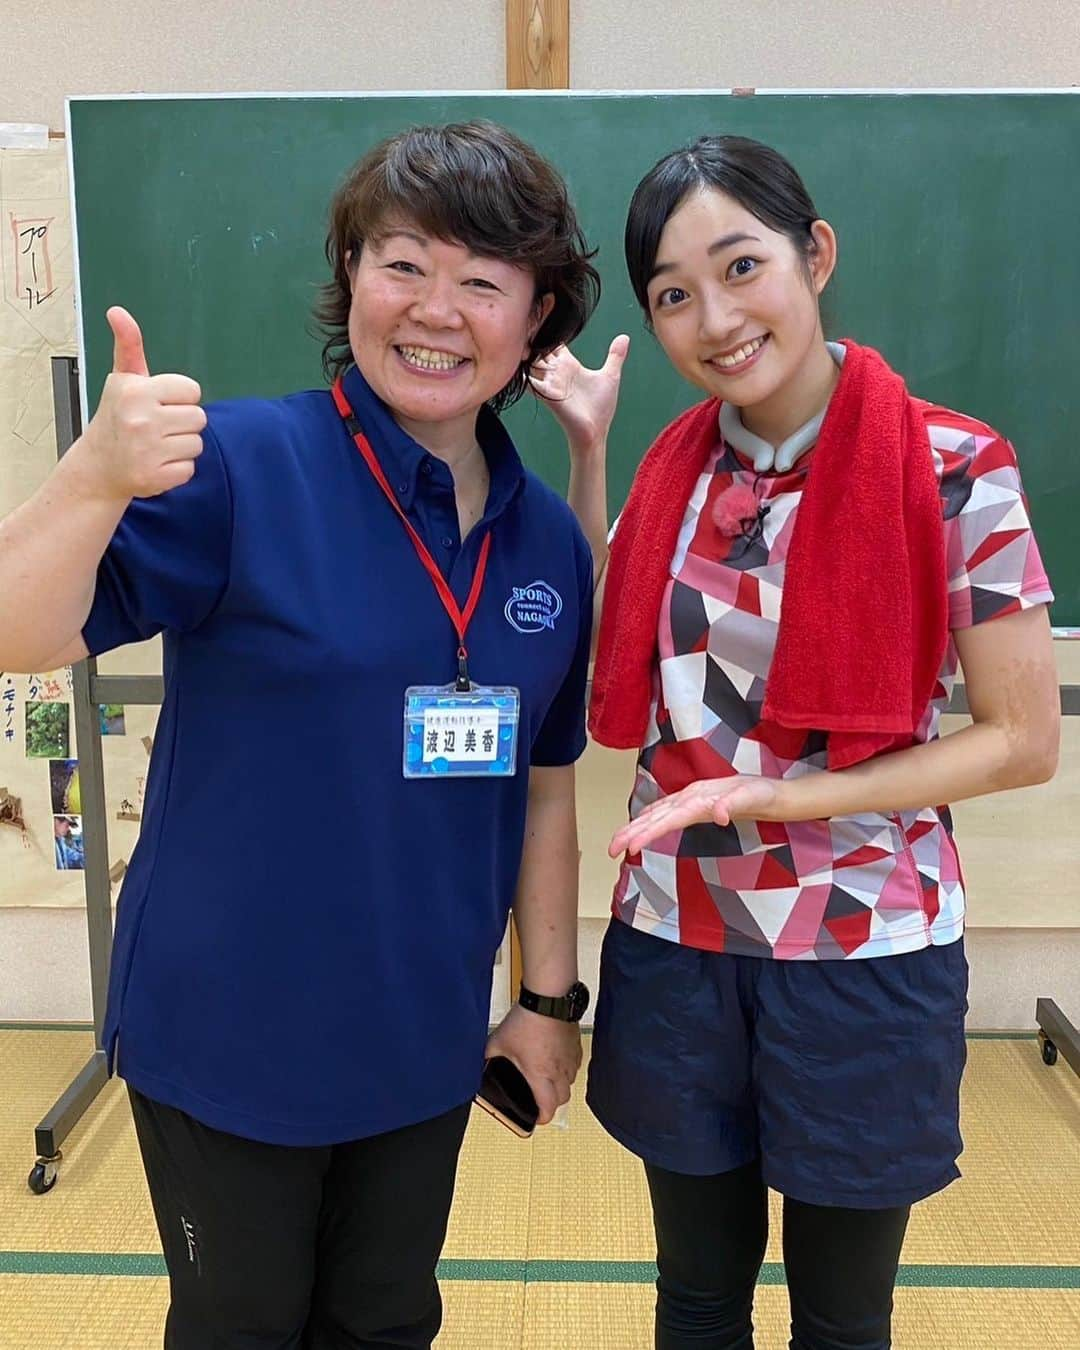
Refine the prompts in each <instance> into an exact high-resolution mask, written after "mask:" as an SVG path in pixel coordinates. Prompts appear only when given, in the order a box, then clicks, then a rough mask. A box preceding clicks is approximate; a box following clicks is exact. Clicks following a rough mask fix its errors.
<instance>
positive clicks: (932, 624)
mask: <svg viewBox="0 0 1080 1350" xmlns="http://www.w3.org/2000/svg"><path fill="white" fill-rule="evenodd" d="M844 346H845V348H846V349H847V356H846V358H845V360H844V364H843V367H842V368H841V371H840V379H839V382H838V383H837V386H836V389H835V390H834V391H833V396H832V398H831V400H830V402H829V407H828V411H827V412H826V414H825V420H824V423H823V424H822V427H821V432H820V434H819V436H818V440H817V445H816V448H815V449H814V452H813V460H812V461H811V465H810V470H809V473H808V475H807V481H806V487H805V489H804V491H803V496H802V501H801V502H800V504H799V510H798V514H797V516H796V519H795V528H794V530H793V532H792V538H791V546H790V549H789V551H788V557H787V565H786V569H785V574H784V593H783V600H782V603H781V611H780V625H779V631H778V633H777V639H776V650H775V653H774V655H773V660H772V666H771V669H770V672H769V676H768V680H767V682H766V686H765V702H764V706H763V708H762V720H763V721H765V722H774V723H776V724H777V725H778V726H781V727H786V728H792V729H798V730H807V731H809V730H817V731H824V732H826V733H828V763H829V768H830V769H842V768H845V767H847V766H848V765H851V764H857V763H859V762H860V761H861V760H865V759H869V758H870V757H871V756H873V755H877V754H881V753H882V752H883V751H887V750H896V749H901V748H903V747H905V746H908V745H910V744H911V743H912V739H913V735H914V732H915V731H916V729H917V727H918V725H919V722H920V720H921V718H922V716H923V714H924V712H925V710H926V707H927V704H928V703H929V702H930V699H931V697H932V695H933V692H934V686H935V682H936V680H937V677H938V672H939V670H940V668H941V662H942V658H943V656H944V653H945V645H946V642H947V639H948V597H947V589H946V587H947V582H946V572H945V542H944V530H943V529H942V515H941V501H940V496H939V489H938V482H937V475H936V474H935V472H934V465H933V459H932V457H931V453H930V443H929V440H928V438H927V434H926V427H925V424H924V421H923V418H922V416H921V414H920V412H919V409H918V407H917V406H916V405H915V402H914V400H913V399H912V398H911V396H910V395H909V394H908V391H907V388H906V386H905V384H904V381H903V379H902V378H901V377H900V376H899V375H897V374H896V372H895V371H893V370H892V369H891V368H890V367H889V366H888V365H887V364H886V362H885V361H884V359H883V358H882V357H881V356H880V355H879V354H878V353H877V352H876V351H874V350H873V349H872V348H870V347H860V346H858V345H857V344H856V343H854V342H847V341H845V343H844ZM719 411H720V405H719V403H718V401H717V400H716V399H709V400H707V401H706V402H705V403H699V404H698V405H697V406H696V407H693V408H690V409H689V410H688V411H687V412H685V413H683V414H682V416H681V417H678V418H676V420H675V421H674V422H672V423H671V425H670V426H668V427H666V428H665V430H664V431H662V432H661V433H660V435H659V437H658V438H657V439H656V441H655V442H654V443H653V445H652V447H651V448H650V449H649V452H648V454H647V455H646V456H645V458H644V459H643V460H642V462H641V466H640V468H639V469H638V471H637V474H636V475H635V478H634V483H633V486H632V487H631V489H630V496H629V497H628V499H627V502H626V507H625V509H624V511H623V513H622V515H621V516H620V518H619V528H618V529H617V530H616V532H615V538H614V539H613V540H612V545H611V555H610V558H609V561H608V575H607V582H606V588H605V595H604V609H603V614H602V617H601V621H600V641H599V649H598V652H597V658H596V670H595V674H594V678H593V692H592V702H591V705H590V709H589V730H590V731H591V733H592V735H593V738H594V739H595V740H597V741H599V742H600V743H601V744H602V745H609V746H612V747H614V748H617V749H632V748H634V747H636V746H640V745H641V744H642V741H643V739H644V736H645V729H646V724H647V722H648V717H649V702H650V698H651V693H652V671H653V667H654V662H655V657H656V634H657V625H658V622H659V616H660V605H661V602H662V600H663V594H664V588H665V585H666V583H667V581H668V578H669V575H670V567H671V559H672V557H673V555H674V553H675V546H676V544H677V542H678V537H679V530H680V528H681V526H682V522H683V517H684V515H685V512H686V504H687V502H688V501H689V499H690V495H691V493H692V492H693V490H694V485H695V484H696V483H697V480H698V477H699V475H700V474H701V472H702V469H703V468H704V466H705V462H706V460H707V459H708V457H709V454H710V453H711V451H712V450H714V449H715V447H716V444H717V438H718V436H719V429H718V417H719Z"/></svg>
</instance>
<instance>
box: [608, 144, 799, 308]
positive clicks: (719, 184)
mask: <svg viewBox="0 0 1080 1350" xmlns="http://www.w3.org/2000/svg"><path fill="white" fill-rule="evenodd" d="M702 188H715V189H716V190H718V191H719V192H724V193H726V194H727V195H728V196H729V197H733V198H734V199H735V201H737V202H738V203H739V205H740V206H743V207H745V208H746V210H747V211H749V212H750V213H751V215H754V216H756V217H757V218H758V220H760V221H761V223H762V224H763V225H767V226H768V227H769V229H770V230H776V231H777V233H779V234H785V235H787V237H788V238H789V239H790V240H791V242H792V244H793V245H794V246H795V249H796V252H797V253H798V254H799V256H800V258H801V259H802V260H803V263H804V265H805V266H806V269H807V273H809V260H810V258H811V257H812V256H813V253H814V248H815V245H814V237H813V234H812V233H811V229H812V226H813V224H814V221H816V220H818V219H819V217H818V213H817V209H816V208H815V206H814V203H813V201H812V200H811V198H810V194H809V192H807V190H806V186H805V184H804V183H803V180H802V179H801V178H800V177H799V175H798V173H797V172H796V170H795V168H794V167H793V165H792V164H791V163H790V162H789V161H788V160H786V159H785V158H784V156H783V155H782V154H780V152H779V151H778V150H774V149H773V148H772V147H771V146H768V145H763V144H762V143H761V141H753V140H750V139H749V138H748V137H746V136H702V137H701V138H700V139H699V140H697V141H695V142H694V144H693V145H688V146H683V147H681V148H680V149H678V150H673V151H672V152H671V153H670V154H669V155H665V156H664V158H663V159H662V160H660V161H659V162H658V163H657V164H655V165H653V167H652V168H651V169H650V170H649V172H648V173H647V174H646V175H645V177H644V178H643V179H642V180H641V182H640V183H639V184H638V185H637V188H636V189H635V191H634V195H633V197H632V198H631V201H630V210H629V212H628V213H627V217H626V235H625V241H624V242H625V249H626V266H627V270H628V271H629V273H630V284H631V285H632V286H633V288H634V294H635V295H636V296H637V300H638V304H639V305H640V306H641V308H642V309H643V310H644V311H645V316H646V319H648V317H649V294H648V291H649V282H650V280H651V279H652V274H653V268H654V267H655V266H656V254H657V250H658V249H659V247H660V236H661V235H662V234H663V232H664V226H665V225H666V224H667V222H668V220H669V219H670V218H671V216H672V215H673V214H674V213H675V211H676V210H677V209H678V207H679V206H680V205H681V204H682V202H683V201H684V200H685V199H686V198H687V197H688V196H689V195H690V193H691V192H695V191H698V190H700V189H702Z"/></svg>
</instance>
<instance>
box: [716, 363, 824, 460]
mask: <svg viewBox="0 0 1080 1350" xmlns="http://www.w3.org/2000/svg"><path fill="white" fill-rule="evenodd" d="M825 346H826V347H828V349H829V355H830V356H831V357H832V359H833V360H834V361H835V362H836V364H837V366H842V365H843V364H844V357H845V356H847V348H846V347H844V346H842V345H841V344H840V343H839V342H826V344H825ZM828 408H829V405H828V403H826V404H825V407H824V408H822V410H821V411H820V412H819V413H816V414H815V415H814V416H813V417H811V419H810V420H809V422H804V423H803V425H802V426H801V427H799V429H798V430H797V431H793V432H792V433H791V435H790V436H789V437H788V438H787V439H786V440H784V441H782V442H781V443H780V444H779V445H777V446H772V445H770V444H769V442H768V441H766V440H763V439H762V438H761V437H760V436H756V435H755V434H754V433H753V432H752V431H749V430H748V429H747V428H746V427H744V426H743V422H742V416H741V415H740V413H739V410H738V408H737V407H736V406H735V404H734V403H723V404H721V406H720V434H721V435H722V436H723V438H724V440H725V441H726V442H727V443H728V445H730V446H733V447H734V448H735V449H736V450H741V451H742V453H743V454H744V455H746V456H748V457H749V458H750V459H752V460H753V461H754V469H755V471H756V472H757V473H768V472H769V470H770V469H774V470H775V471H776V472H777V473H787V472H788V471H789V470H790V469H791V468H792V467H793V465H794V464H795V461H796V460H797V459H798V458H799V456H800V455H803V454H805V453H806V451H807V450H809V449H810V447H811V446H812V445H813V444H814V442H815V441H816V440H817V438H818V433H819V432H820V431H821V424H822V422H824V420H825V414H826V412H827V411H828Z"/></svg>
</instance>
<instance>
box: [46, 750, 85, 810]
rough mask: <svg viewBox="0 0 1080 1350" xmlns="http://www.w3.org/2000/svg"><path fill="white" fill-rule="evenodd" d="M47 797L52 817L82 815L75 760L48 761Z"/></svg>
mask: <svg viewBox="0 0 1080 1350" xmlns="http://www.w3.org/2000/svg"><path fill="white" fill-rule="evenodd" d="M49 796H50V798H51V800H52V809H53V815H72V816H81V815H82V794H81V792H80V789H79V761H78V760H77V759H50V760H49Z"/></svg>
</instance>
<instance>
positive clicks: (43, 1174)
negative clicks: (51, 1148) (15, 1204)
mask: <svg viewBox="0 0 1080 1350" xmlns="http://www.w3.org/2000/svg"><path fill="white" fill-rule="evenodd" d="M57 1162H58V1160H57V1159H53V1158H50V1159H49V1160H48V1161H46V1162H37V1163H35V1164H34V1166H33V1169H32V1170H31V1172H30V1175H29V1176H28V1177H27V1178H26V1184H27V1185H28V1186H29V1187H30V1189H31V1190H32V1191H33V1193H34V1194H35V1195H47V1194H48V1192H49V1191H51V1190H52V1188H53V1187H54V1186H55V1185H56V1181H57V1177H58V1176H59V1175H60V1169H59V1167H58V1166H57Z"/></svg>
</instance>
